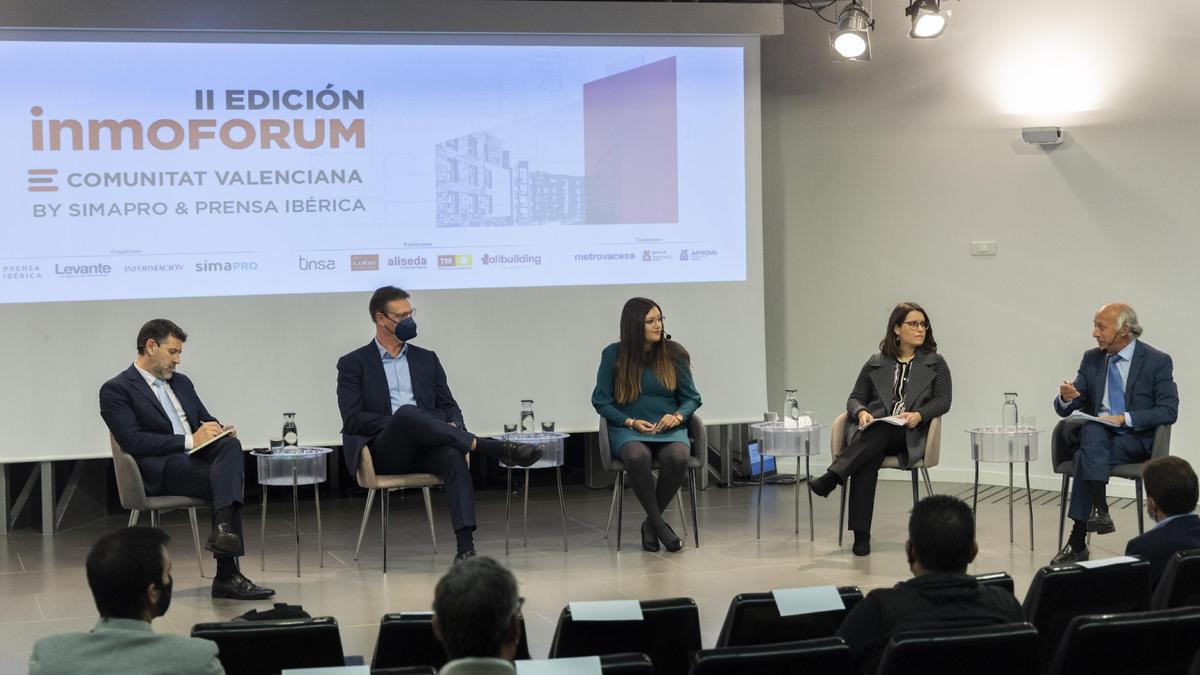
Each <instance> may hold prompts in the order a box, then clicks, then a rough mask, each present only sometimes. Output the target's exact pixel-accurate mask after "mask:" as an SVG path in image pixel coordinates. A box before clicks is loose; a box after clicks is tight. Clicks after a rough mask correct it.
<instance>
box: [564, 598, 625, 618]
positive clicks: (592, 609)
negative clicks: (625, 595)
mask: <svg viewBox="0 0 1200 675" xmlns="http://www.w3.org/2000/svg"><path fill="white" fill-rule="evenodd" d="M567 607H569V608H570V609H571V620H572V621H641V620H642V605H641V603H639V602H638V601H637V600H596V601H589V602H569V603H567Z"/></svg>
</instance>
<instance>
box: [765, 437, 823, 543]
mask: <svg viewBox="0 0 1200 675" xmlns="http://www.w3.org/2000/svg"><path fill="white" fill-rule="evenodd" d="M750 428H751V429H754V431H755V432H756V433H758V435H759V438H760V439H762V448H761V451H762V454H763V456H768V455H769V456H772V457H796V458H797V461H796V500H795V510H796V530H795V533H796V534H800V462H799V459H798V458H800V457H803V458H804V481H805V482H807V481H809V480H810V479H811V478H812V472H811V470H810V468H809V458H810V457H812V456H813V455H819V454H821V429H824V428H825V427H824V425H820V424H813V425H809V426H805V427H794V426H789V425H787V424H786V423H785V422H781V421H776V422H759V423H757V424H751V425H750ZM764 474H766V471H765V467H760V470H759V472H758V507H757V508H758V517H757V537H758V538H759V539H761V538H762V494H763V484H764V483H763V475H764ZM805 492H807V493H808V540H809V541H813V540H814V539H815V529H814V527H813V506H812V491H811V490H805Z"/></svg>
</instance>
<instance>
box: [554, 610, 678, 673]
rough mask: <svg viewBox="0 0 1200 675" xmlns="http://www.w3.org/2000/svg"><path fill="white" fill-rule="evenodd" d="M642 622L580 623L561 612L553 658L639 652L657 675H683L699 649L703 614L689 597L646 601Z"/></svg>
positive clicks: (564, 611)
mask: <svg viewBox="0 0 1200 675" xmlns="http://www.w3.org/2000/svg"><path fill="white" fill-rule="evenodd" d="M641 606H642V620H641V621H586V622H584V621H580V622H576V621H574V620H573V619H572V618H571V607H570V605H568V606H566V607H564V608H563V611H562V614H561V615H559V617H558V626H557V627H556V628H555V629H554V639H553V640H552V641H551V643H550V658H552V659H553V658H559V657H566V656H593V655H601V656H602V655H604V654H619V653H622V652H641V653H643V654H645V655H646V656H649V657H650V661H651V662H652V663H653V664H654V672H655V673H657V675H684V674H685V673H687V671H688V655H689V654H690V653H691V652H694V651H696V650H697V649H700V613H699V611H697V609H696V602H695V601H694V600H692V599H691V598H669V599H665V600H643V601H642V602H641Z"/></svg>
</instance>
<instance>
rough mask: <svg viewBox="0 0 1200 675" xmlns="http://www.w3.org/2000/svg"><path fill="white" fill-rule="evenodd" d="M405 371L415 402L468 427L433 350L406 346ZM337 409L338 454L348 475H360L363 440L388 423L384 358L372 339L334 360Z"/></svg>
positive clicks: (389, 405)
mask: <svg viewBox="0 0 1200 675" xmlns="http://www.w3.org/2000/svg"><path fill="white" fill-rule="evenodd" d="M407 358H408V372H409V375H410V376H411V378H412V390H413V398H415V399H416V404H417V407H418V408H420V409H421V410H424V411H425V412H427V413H429V414H431V415H433V416H434V417H437V418H438V419H440V420H443V421H445V422H454V423H455V424H457V425H458V427H459V428H460V429H466V428H467V425H466V423H464V422H463V414H462V410H460V409H459V407H458V403H457V402H456V401H455V400H454V395H453V394H451V393H450V385H448V384H446V371H445V370H443V369H442V362H441V361H439V360H438V357H437V354H435V353H434V352H432V351H430V350H428V349H422V348H420V347H418V346H416V345H414V344H411V343H410V344H409V345H408V356H407ZM337 371H338V379H337V397H338V408H339V409H340V410H341V412H342V455H343V456H344V457H345V458H346V468H347V469H349V470H350V475H352V476H354V475H357V474H358V455H359V452H361V451H362V448H363V446H364V445H367V444H369V443H370V442H371V441H373V440H375V437H376V436H378V435H379V433H380V432H382V431H383V428H384V427H385V426H387V423H388V420H390V419H391V417H392V413H393V412H395V411H393V410H392V397H391V394H390V393H389V392H388V383H387V375H385V374H384V372H383V359H382V358H380V356H379V346H378V345H377V344H376V343H375V341H374V340H371V341H370V342H368V343H367V344H366V345H365V346H363V347H359V348H358V349H355V350H354V351H352V352H350V353H349V354H346V355H345V356H343V357H342V358H340V359H338V363H337Z"/></svg>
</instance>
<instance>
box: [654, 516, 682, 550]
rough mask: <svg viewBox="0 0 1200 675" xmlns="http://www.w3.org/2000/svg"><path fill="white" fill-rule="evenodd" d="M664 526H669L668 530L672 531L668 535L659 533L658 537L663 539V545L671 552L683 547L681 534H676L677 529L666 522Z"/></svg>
mask: <svg viewBox="0 0 1200 675" xmlns="http://www.w3.org/2000/svg"><path fill="white" fill-rule="evenodd" d="M663 526H664V527H666V528H667V532H670V533H671V534H670V536H668V537H663V536H662V535H659V537H658V538H659V540H660V541H662V544H663V547H664V548H666V549H667V551H668V552H669V553H675V552H677V551H679V549H681V548H683V540H682V539H680V538H679V535H677V534H675V530H672V529H671V526H670V525H668V524H666V523H663Z"/></svg>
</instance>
